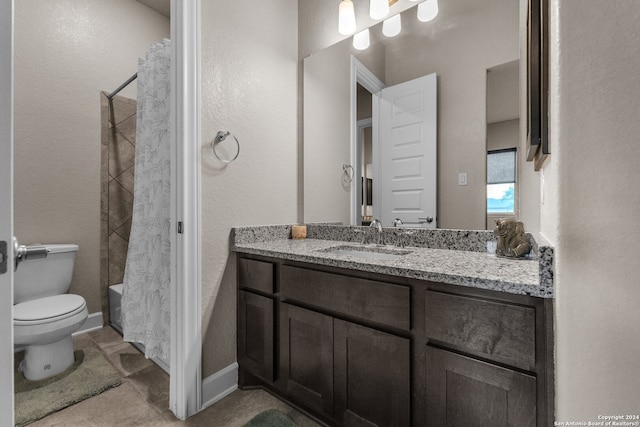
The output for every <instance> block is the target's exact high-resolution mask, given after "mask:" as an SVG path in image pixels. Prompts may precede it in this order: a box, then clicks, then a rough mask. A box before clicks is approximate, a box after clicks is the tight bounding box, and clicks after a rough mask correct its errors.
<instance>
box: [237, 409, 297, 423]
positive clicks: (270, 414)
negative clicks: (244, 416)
mask: <svg viewBox="0 0 640 427" xmlns="http://www.w3.org/2000/svg"><path fill="white" fill-rule="evenodd" d="M243 427H300V426H298V424H296V423H294V422H293V420H292V419H291V418H289V417H288V416H286V415H285V414H283V413H282V412H280V411H278V410H276V409H268V410H266V411H263V412H260V413H259V414H258V415H256V416H255V417H253V418H252V419H251V420H250V421H249V422H248V423H246V424H245V425H244V426H243Z"/></svg>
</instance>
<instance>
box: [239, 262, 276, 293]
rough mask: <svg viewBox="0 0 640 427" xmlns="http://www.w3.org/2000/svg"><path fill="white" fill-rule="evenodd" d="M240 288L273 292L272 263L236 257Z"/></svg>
mask: <svg viewBox="0 0 640 427" xmlns="http://www.w3.org/2000/svg"><path fill="white" fill-rule="evenodd" d="M238 283H239V285H240V289H255V290H257V291H262V292H267V293H270V294H272V293H273V264H271V263H270V262H263V261H256V260H253V259H246V258H239V259H238Z"/></svg>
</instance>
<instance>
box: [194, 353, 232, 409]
mask: <svg viewBox="0 0 640 427" xmlns="http://www.w3.org/2000/svg"><path fill="white" fill-rule="evenodd" d="M237 388H238V364H237V363H232V364H231V365H229V366H227V367H226V368H224V369H222V370H220V371H218V372H216V373H215V374H213V375H210V376H208V377H207V378H205V379H204V380H202V408H201V409H205V408H207V407H209V406H211V405H213V404H214V403H216V402H217V401H218V400H220V399H222V398H223V397H225V396H227V395H229V394H231V393H232V392H234V391H235V390H237Z"/></svg>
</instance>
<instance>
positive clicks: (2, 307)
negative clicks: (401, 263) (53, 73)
mask: <svg viewBox="0 0 640 427" xmlns="http://www.w3.org/2000/svg"><path fill="white" fill-rule="evenodd" d="M12 239H13V0H7V1H5V0H1V1H0V241H4V242H7V257H8V259H7V263H8V265H7V272H6V273H4V274H0V339H1V340H2V343H3V344H2V345H0V378H2V380H1V381H0V425H3V426H9V425H11V426H12V425H14V422H13V411H14V408H13V405H14V395H13V268H12V266H13V263H14V257H13V246H12ZM7 343H8V345H7Z"/></svg>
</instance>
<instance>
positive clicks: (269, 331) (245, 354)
mask: <svg viewBox="0 0 640 427" xmlns="http://www.w3.org/2000/svg"><path fill="white" fill-rule="evenodd" d="M273 283H274V265H273V264H272V263H269V262H263V261H256V260H251V259H243V258H240V259H238V286H239V288H240V290H239V291H238V337H237V338H238V362H239V363H240V364H241V365H242V366H244V367H246V369H247V371H248V372H250V373H251V374H252V375H255V376H256V377H258V378H260V379H262V380H264V381H267V382H269V383H271V382H273V380H274V379H275V377H274V374H275V369H274V355H275V353H274V326H275V300H274V298H273ZM256 291H257V292H256Z"/></svg>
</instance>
